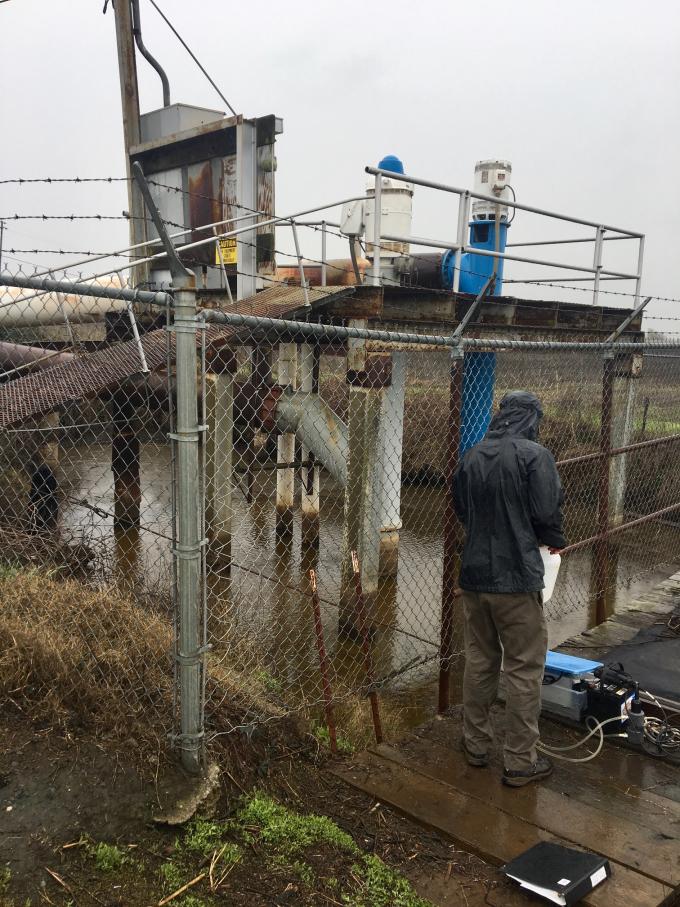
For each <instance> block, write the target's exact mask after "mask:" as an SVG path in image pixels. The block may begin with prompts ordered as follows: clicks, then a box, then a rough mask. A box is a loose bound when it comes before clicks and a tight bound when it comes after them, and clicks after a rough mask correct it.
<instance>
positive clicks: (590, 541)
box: [560, 501, 680, 557]
mask: <svg viewBox="0 0 680 907" xmlns="http://www.w3.org/2000/svg"><path fill="white" fill-rule="evenodd" d="M675 510H680V501H678V503H677V504H669V506H668V507H662V508H661V510H655V511H654V513H647V514H645V516H641V517H638V518H637V519H635V520H630V521H629V522H628V523H621V524H620V525H619V526H613V527H612V528H610V529H607V536H608V537H611V536H612V535H617V534H618V533H619V532H624V531H625V530H626V529H633V528H635V526H641V525H642V524H643V523H650V522H651V521H652V520H658V519H659V517H662V516H666V514H668V513H673V512H674V511H675ZM600 538H601V536H599V535H591V536H590V538H587V539H582V540H581V541H580V542H574V544H573V545H567V547H566V548H563V549H562V550H561V551H560V556H561V557H565V556H568V555H570V554H573V552H574V551H581V550H582V549H583V548H589V547H590V546H591V545H594V544H595V543H596V542H597V541H599V539H600Z"/></svg>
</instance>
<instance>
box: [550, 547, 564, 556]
mask: <svg viewBox="0 0 680 907" xmlns="http://www.w3.org/2000/svg"><path fill="white" fill-rule="evenodd" d="M548 551H549V552H550V553H551V554H559V553H560V551H562V549H561V548H551V547H550V545H548Z"/></svg>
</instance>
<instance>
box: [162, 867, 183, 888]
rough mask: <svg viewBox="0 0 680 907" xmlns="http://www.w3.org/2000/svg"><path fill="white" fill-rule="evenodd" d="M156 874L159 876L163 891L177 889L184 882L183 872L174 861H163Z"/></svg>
mask: <svg viewBox="0 0 680 907" xmlns="http://www.w3.org/2000/svg"><path fill="white" fill-rule="evenodd" d="M158 875H159V876H160V877H161V883H162V885H163V888H164V889H165V891H168V892H173V891H177V889H178V888H181V887H182V885H183V884H184V874H183V873H182V870H181V869H180V868H179V866H177V865H176V864H175V863H163V865H162V866H161V868H160V869H159V870H158Z"/></svg>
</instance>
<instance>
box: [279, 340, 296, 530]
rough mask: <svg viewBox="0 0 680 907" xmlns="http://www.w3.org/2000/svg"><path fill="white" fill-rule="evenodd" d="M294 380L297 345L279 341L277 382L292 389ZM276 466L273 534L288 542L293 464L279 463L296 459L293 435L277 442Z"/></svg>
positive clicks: (292, 502) (282, 437)
mask: <svg viewBox="0 0 680 907" xmlns="http://www.w3.org/2000/svg"><path fill="white" fill-rule="evenodd" d="M296 381H297V346H296V344H294V343H280V344H279V368H278V384H280V385H281V387H290V388H292V389H293V390H295V387H296ZM276 453H277V456H276V460H277V469H276V536H277V538H278V539H280V540H281V541H285V542H290V540H291V539H292V537H293V508H294V503H295V467H294V466H282V464H286V463H291V464H292V463H294V462H295V434H294V433H292V432H290V433H288V432H287V433H285V434H281V435H279V437H278V441H277V451H276Z"/></svg>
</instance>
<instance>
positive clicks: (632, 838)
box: [333, 710, 680, 907]
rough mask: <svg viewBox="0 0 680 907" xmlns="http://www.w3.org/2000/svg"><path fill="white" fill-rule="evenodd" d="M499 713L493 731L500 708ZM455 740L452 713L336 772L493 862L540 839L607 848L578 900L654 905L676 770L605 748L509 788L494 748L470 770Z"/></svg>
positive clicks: (675, 851) (675, 833)
mask: <svg viewBox="0 0 680 907" xmlns="http://www.w3.org/2000/svg"><path fill="white" fill-rule="evenodd" d="M496 720H497V723H498V725H499V730H500V727H501V725H502V717H501V712H500V710H499V711H498V713H497V719H496ZM555 736H556V730H555V728H551V729H550V733H546V734H544V737H546V738H547V737H551V738H553V740H552V742H555V739H554V738H555ZM459 739H460V714H459V711H458V714H454V715H452V716H451V717H447V718H444V719H442V720H437V721H434V722H432V723H431V724H430V725H429V726H428V727H427V728H424V729H422V730H421V732H420V733H419V734H414V735H411V736H409V737H407V738H406V739H404V740H402V741H400V743H399V744H397V745H395V746H390V745H385V744H383V745H382V746H378V747H374V748H372V749H370V750H369V751H367V752H365V753H362V754H360V755H359V756H358V757H356V759H355V760H354V761H353V762H351V763H348V764H345V765H343V766H339V767H337V768H335V769H334V770H333V771H334V772H335V774H336V775H338V776H339V777H341V778H342V779H343V780H345V781H346V782H347V783H348V784H350V785H352V786H353V787H356V788H358V789H360V790H362V791H364V792H366V793H369V794H370V795H372V796H374V797H375V798H376V799H377V800H380V801H382V802H385V803H388V804H389V805H390V806H393V807H395V808H396V809H398V810H400V811H402V812H403V813H405V814H406V815H408V816H409V817H411V818H413V819H415V820H416V821H419V822H421V823H423V824H424V825H426V826H428V827H430V828H432V829H435V830H436V831H438V832H439V833H441V834H443V835H444V836H446V837H449V838H451V839H452V840H453V841H455V842H456V843H457V844H458V845H459V846H461V847H462V848H464V849H465V850H467V851H469V852H472V853H475V854H477V855H479V856H481V857H483V858H484V859H486V860H488V861H489V862H491V863H493V864H496V865H499V864H502V863H505V862H507V861H508V860H510V859H512V858H513V857H515V856H517V855H518V854H520V853H521V852H522V851H524V850H526V849H527V848H528V847H531V846H532V845H533V844H536V843H538V842H539V841H557V842H559V843H563V844H565V845H566V846H569V847H577V848H578V847H583V848H584V849H586V850H591V851H593V852H594V853H599V854H601V855H602V856H606V857H607V858H608V859H609V860H610V862H611V865H612V870H613V872H612V878H611V879H609V880H608V881H607V882H606V883H604V884H603V885H602V886H600V887H599V888H597V889H596V890H595V891H593V892H592V893H591V894H590V895H589V896H588V897H587V898H586V899H585V900H583V901H582V903H583V904H584V905H591V907H622V905H626V907H657V905H658V904H660V903H661V901H662V900H663V899H664V897H665V896H666V895H668V894H669V892H670V891H671V890H672V888H673V887H674V886H675V885H677V884H678V883H679V882H680V803H678V802H677V801H676V800H675V799H673V798H669V797H666V796H665V795H664V785H667V784H669V783H672V782H673V780H674V779H676V780H677V769H675V768H673V767H671V766H668V765H664V764H662V763H655V762H653V761H652V760H650V759H647V758H646V757H644V756H642V755H639V754H637V753H630V752H625V751H621V750H619V749H618V748H615V747H609V746H605V751H604V752H603V754H602V755H601V756H600V758H599V759H598V760H596V761H595V762H590V763H586V764H585V765H580V766H571V765H569V767H568V768H564V769H563V764H559V765H558V767H557V768H556V771H555V775H554V776H553V777H552V778H551V779H549V780H548V781H547V782H544V783H542V784H534V785H529V786H527V787H525V788H521V789H519V790H514V789H510V788H506V787H504V786H503V785H502V784H501V782H500V774H501V771H502V766H501V755H500V752H499V751H498V752H496V753H495V754H494V755H493V757H492V762H491V765H490V766H489V768H487V769H474V768H471V767H470V766H468V765H467V764H466V762H465V760H464V758H463V755H462V753H461V752H460V750H459V748H458V741H459ZM561 739H562V741H563V742H564V735H562V738H561ZM647 763H649V765H648V764H647ZM635 778H638V779H639V780H640V782H641V783H642V784H643V785H644V787H639V786H638V785H637V784H636V783H635V780H634V779H635ZM624 784H625V786H624ZM647 788H651V790H648V789H647ZM518 897H519V901H518V903H527V904H529V903H535V901H532V900H530V899H529V898H528V897H526V898H525V897H524V896H523V895H521V894H520V893H519V892H518Z"/></svg>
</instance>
